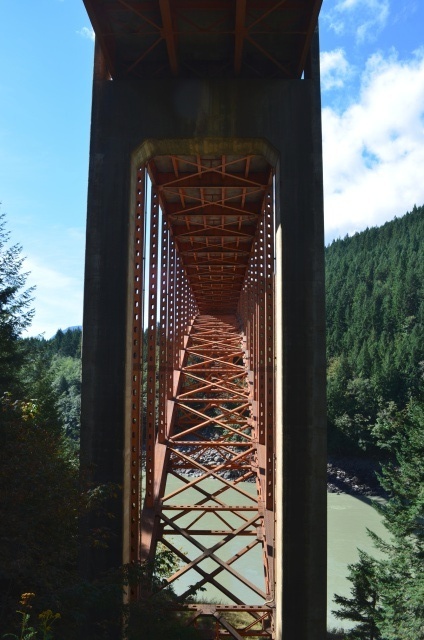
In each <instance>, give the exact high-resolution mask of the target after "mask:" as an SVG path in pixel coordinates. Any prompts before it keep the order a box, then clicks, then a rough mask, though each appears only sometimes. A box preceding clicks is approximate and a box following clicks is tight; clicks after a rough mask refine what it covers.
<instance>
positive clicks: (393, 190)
mask: <svg viewBox="0 0 424 640" xmlns="http://www.w3.org/2000/svg"><path fill="white" fill-rule="evenodd" d="M323 146H324V185H325V216H326V234H327V237H328V238H329V239H331V238H333V237H336V236H339V235H341V236H343V235H345V234H346V233H353V232H355V231H357V230H360V229H363V228H365V227H367V226H373V225H378V224H382V223H383V222H384V221H385V220H387V219H390V218H393V217H394V216H395V215H402V214H403V213H406V211H407V210H410V209H411V208H412V206H413V205H414V204H417V205H421V204H423V203H424V180H423V179H422V172H423V166H424V49H423V50H421V51H419V52H417V53H416V55H415V57H414V58H413V59H411V60H409V61H400V60H398V59H397V58H396V57H395V56H394V55H393V56H392V57H391V58H389V59H384V58H383V57H382V56H381V55H379V54H377V55H373V56H372V57H371V58H370V59H369V60H368V62H367V65H366V68H365V70H364V73H363V76H362V84H361V90H360V95H359V99H358V101H357V102H356V103H354V104H352V105H351V106H349V107H348V108H347V109H345V110H344V111H343V112H341V113H337V112H336V111H335V110H333V109H331V108H330V107H327V108H325V109H324V110H323Z"/></svg>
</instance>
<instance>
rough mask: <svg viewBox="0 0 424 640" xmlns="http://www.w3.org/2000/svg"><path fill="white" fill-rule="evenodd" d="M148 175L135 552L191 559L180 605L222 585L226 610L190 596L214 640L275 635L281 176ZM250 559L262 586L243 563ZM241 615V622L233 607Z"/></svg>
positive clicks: (171, 163) (184, 159) (236, 161)
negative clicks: (212, 623)
mask: <svg viewBox="0 0 424 640" xmlns="http://www.w3.org/2000/svg"><path fill="white" fill-rule="evenodd" d="M147 176H148V177H149V179H150V180H149V183H150V181H151V190H149V191H150V198H149V200H150V202H147V198H146V185H147V180H146V177H147ZM137 178H138V179H137V187H136V211H137V213H136V216H135V225H136V229H135V234H134V235H135V248H134V264H135V270H134V279H135V286H134V326H133V333H134V336H135V337H134V345H133V346H134V351H133V359H134V376H133V390H132V393H133V398H134V402H133V415H132V422H133V427H132V452H133V454H132V467H133V469H134V470H135V473H133V475H132V490H131V496H132V497H131V500H132V509H131V522H132V526H131V536H132V545H131V560H132V561H134V562H136V561H138V560H139V559H140V557H141V558H142V559H147V558H149V557H151V555H152V554H153V555H154V553H155V549H156V548H157V545H158V543H161V544H162V546H163V547H164V548H166V549H169V550H171V551H172V552H173V553H174V554H175V556H176V557H177V558H178V559H179V560H180V566H179V568H178V570H177V571H176V572H175V573H174V574H173V575H171V576H169V578H168V579H167V583H168V584H173V585H175V586H176V587H177V589H178V585H179V583H181V582H183V584H185V585H187V580H188V582H189V583H190V584H189V586H186V587H184V588H183V590H181V587H180V588H179V589H178V591H179V592H180V595H181V602H182V603H184V602H186V601H187V600H188V598H189V596H193V595H198V594H197V592H198V590H199V589H200V588H205V587H213V591H214V592H215V598H216V599H217V600H218V604H214V605H211V604H201V603H198V604H194V603H192V602H191V603H190V604H189V605H184V604H183V607H184V608H189V609H190V611H192V612H193V615H192V616H191V618H190V619H191V620H192V621H193V623H194V624H196V622H197V618H198V617H199V616H204V615H213V616H214V617H215V618H216V620H217V630H216V635H215V636H214V637H216V638H224V637H227V636H228V635H230V636H232V637H235V638H240V637H271V633H272V631H271V629H272V611H273V602H274V578H273V561H274V536H275V533H274V511H275V508H274V482H275V480H274V465H275V456H274V428H275V427H274V425H275V420H274V378H275V375H274V371H275V354H274V271H275V265H274V262H275V261H274V241H275V239H274V211H273V171H272V168H271V167H270V166H269V164H268V163H267V162H266V161H265V159H264V158H262V157H260V156H254V155H248V156H245V157H244V156H218V157H214V156H211V155H209V156H159V157H156V158H154V160H151V161H150V162H148V163H147V165H146V166H144V167H141V168H140V169H139V171H138V174H137ZM146 257H147V258H148V259H147V260H146ZM143 266H144V269H143ZM142 283H146V289H147V293H146V295H145V296H144V297H143V295H142ZM143 300H144V301H145V305H146V307H145V308H144V309H143ZM143 318H145V320H146V323H147V326H146V327H143V322H142V320H143ZM158 320H159V321H158ZM144 329H147V335H148V338H147V344H145V345H143V340H142V339H141V337H142V335H143V330H144ZM143 347H144V348H145V349H146V354H145V356H144V358H145V359H146V360H147V371H146V379H145V380H143V378H142V376H141V371H140V374H139V375H138V371H139V369H140V366H139V365H140V362H141V361H142V360H143V353H142V350H143ZM143 388H145V390H146V407H145V429H144V430H143V426H142V424H141V415H142V414H143V411H142V410H141V390H142V389H143ZM140 451H145V478H144V480H143V483H142V482H141V478H140V465H139V456H140ZM171 478H173V479H174V480H175V481H174V482H173V483H170V482H169V480H170V479H171ZM205 481H209V482H205ZM211 481H213V482H211ZM247 483H250V484H247ZM142 484H143V491H142V492H143V494H145V495H144V501H143V506H142V511H141V518H140V514H139V504H140V491H141V486H142ZM249 489H250V490H249ZM212 514H213V519H212V520H213V521H212V523H211V515H212ZM207 516H209V517H207ZM205 521H207V522H206V524H205ZM140 523H141V524H140ZM140 527H141V537H140ZM140 543H141V548H140ZM181 545H183V548H184V551H182V550H181ZM229 547H230V549H232V551H231V552H230V553H228V548H229ZM257 547H258V548H259V549H260V553H259V554H258V553H256V554H252V551H253V550H255V549H256V548H257ZM243 556H248V557H249V558H251V563H250V564H251V566H250V568H249V571H248V572H247V574H249V573H252V570H253V575H254V576H255V570H256V577H255V578H254V579H253V581H252V578H251V577H250V578H249V577H248V575H246V571H245V572H243V570H240V569H239V568H238V561H239V560H240V558H242V557H243ZM206 560H209V566H208V569H207V570H206V569H205V568H204V567H205V561H206ZM258 561H259V563H260V564H261V567H259V566H258ZM255 563H256V565H257V566H256V567H255ZM210 565H212V568H211V566H210ZM243 566H246V561H245V562H244V564H243ZM262 567H263V570H262ZM262 575H263V577H262ZM257 576H260V579H259V580H258V577H257ZM228 584H231V585H232V587H231V589H230V588H228V586H227V585H228ZM181 591H182V592H181ZM199 593H201V592H199ZM239 594H240V595H239ZM133 595H134V597H135V596H136V594H135V593H134V594H133ZM220 601H223V602H224V603H225V604H219V602H220ZM240 610H241V611H242V612H243V616H242V619H244V625H243V627H242V628H237V629H236V628H235V627H234V626H233V625H232V624H231V622H230V620H231V615H230V620H229V619H228V614H234V613H235V612H237V611H240Z"/></svg>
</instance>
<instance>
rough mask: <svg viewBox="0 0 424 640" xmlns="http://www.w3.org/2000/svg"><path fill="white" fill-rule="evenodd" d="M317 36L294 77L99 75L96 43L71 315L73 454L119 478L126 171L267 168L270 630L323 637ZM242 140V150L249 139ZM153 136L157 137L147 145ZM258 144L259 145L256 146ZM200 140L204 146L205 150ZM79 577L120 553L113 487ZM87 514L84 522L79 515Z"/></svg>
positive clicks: (90, 468) (127, 305) (128, 215)
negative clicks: (181, 165) (226, 160)
mask: <svg viewBox="0 0 424 640" xmlns="http://www.w3.org/2000/svg"><path fill="white" fill-rule="evenodd" d="M317 71H318V44H317V42H315V44H314V49H313V51H312V56H311V60H310V65H309V68H308V73H307V74H306V75H305V79H304V80H279V79H278V80H277V79H275V80H272V79H271V80H270V79H258V80H247V79H238V80H235V79H233V80H211V79H209V80H208V79H199V80H189V81H188V80H184V79H180V80H179V79H169V80H154V79H147V78H146V79H144V80H143V81H141V80H140V81H137V80H136V79H122V80H109V79H108V78H107V77H106V75H105V73H104V65H102V59H101V55H100V52H99V51H96V64H95V77H94V89H93V113H92V131H91V150H90V178H89V196H88V217H87V256H86V272H85V302H84V327H83V385H82V434H81V449H82V456H81V460H82V464H83V468H84V469H85V470H87V473H88V474H89V476H90V478H91V479H92V481H93V482H100V483H112V484H114V485H120V486H123V485H125V482H126V479H125V473H124V459H125V456H126V454H127V452H126V451H125V437H124V434H125V429H126V422H125V420H126V412H127V406H128V399H127V394H128V381H129V375H128V366H127V362H128V344H129V340H128V331H129V327H130V326H131V323H130V322H129V313H130V309H131V300H129V293H128V292H129V291H131V287H130V286H129V277H130V275H129V274H131V273H132V269H131V266H130V260H131V249H132V247H133V238H132V232H131V229H132V228H133V225H132V222H131V220H132V215H133V213H132V211H131V180H132V179H133V178H132V176H134V175H135V172H136V169H137V162H138V161H139V160H140V159H141V156H140V153H139V151H138V150H140V148H141V147H142V145H144V147H143V148H151V149H152V154H155V153H156V154H157V155H160V150H161V149H168V151H166V152H165V153H176V154H178V153H181V154H184V153H187V154H190V153H193V152H194V153H195V152H196V149H201V148H203V150H206V149H207V150H208V153H209V152H216V153H217V154H218V155H219V154H226V153H235V154H236V155H237V154H238V153H239V151H238V149H240V148H243V150H245V149H246V141H251V142H250V143H249V144H251V145H252V152H254V153H260V154H263V155H264V156H265V157H267V159H268V161H269V162H270V163H271V164H273V165H274V167H275V170H276V210H277V216H276V238H277V262H276V270H277V273H276V282H277V292H276V307H277V309H278V313H277V324H276V334H277V338H276V345H277V353H276V358H277V370H276V371H277V373H276V375H277V378H276V383H277V398H278V401H277V407H276V415H277V421H276V432H277V433H276V435H277V444H276V450H275V457H276V464H277V496H278V497H277V503H276V514H277V531H276V539H277V540H279V541H280V546H279V548H278V549H277V557H276V567H275V568H276V576H277V584H276V591H277V613H276V619H277V635H276V638H277V639H278V640H281V639H282V640H322V639H323V638H324V637H325V614H326V588H325V585H326V535H325V532H326V451H325V444H326V437H325V424H326V419H325V316H324V240H323V204H322V153H321V129H320V104H319V74H318V73H317ZM253 148H254V150H253ZM155 149H156V151H155ZM258 149H259V151H258ZM209 150H211V151H209ZM110 507H111V509H113V511H114V513H115V515H116V517H115V518H114V520H112V521H102V520H101V519H100V520H94V521H93V522H91V524H94V525H96V526H99V525H100V526H108V527H109V528H110V530H111V537H110V540H109V546H108V548H106V549H100V550H95V549H91V548H88V547H87V548H86V549H85V550H84V551H83V553H82V555H81V566H82V571H83V573H84V575H85V576H86V577H88V578H93V577H96V576H98V575H99V574H100V573H101V572H102V571H103V570H106V569H108V568H111V567H117V566H119V565H120V564H121V563H122V562H123V558H125V557H127V554H125V553H124V544H125V543H126V538H125V536H124V532H123V525H122V522H123V510H122V500H121V498H117V499H116V500H115V501H113V500H112V502H111V505H110ZM86 526H90V522H89V523H88V524H87V523H86Z"/></svg>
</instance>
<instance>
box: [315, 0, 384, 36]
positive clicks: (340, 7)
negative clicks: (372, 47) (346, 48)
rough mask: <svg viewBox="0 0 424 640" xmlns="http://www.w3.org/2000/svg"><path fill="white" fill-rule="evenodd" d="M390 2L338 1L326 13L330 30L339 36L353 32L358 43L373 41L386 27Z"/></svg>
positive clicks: (325, 16) (377, 0)
mask: <svg viewBox="0 0 424 640" xmlns="http://www.w3.org/2000/svg"><path fill="white" fill-rule="evenodd" d="M389 13H390V0H336V2H335V4H334V6H333V7H332V8H331V9H329V10H327V12H326V13H324V19H326V20H327V22H328V24H329V27H330V29H332V30H333V31H334V32H335V33H337V34H338V35H341V34H342V33H346V32H353V33H355V35H356V39H357V41H358V42H363V41H365V40H373V39H374V38H375V36H376V35H377V34H378V33H379V32H380V31H381V30H382V29H384V27H385V26H386V23H387V20H388V17H389Z"/></svg>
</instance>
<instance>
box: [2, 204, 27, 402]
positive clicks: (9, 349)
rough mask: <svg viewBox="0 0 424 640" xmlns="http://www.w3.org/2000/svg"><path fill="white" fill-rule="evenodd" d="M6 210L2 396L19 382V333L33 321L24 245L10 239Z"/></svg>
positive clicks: (3, 243)
mask: <svg viewBox="0 0 424 640" xmlns="http://www.w3.org/2000/svg"><path fill="white" fill-rule="evenodd" d="M9 239H10V234H9V232H8V231H7V230H6V220H5V216H4V214H0V396H1V395H3V393H4V392H5V391H11V390H12V387H13V386H14V385H16V384H17V371H18V368H19V364H20V362H21V361H22V354H21V351H20V345H19V341H18V339H19V337H20V335H21V334H22V332H23V331H24V329H26V328H27V327H28V326H29V325H30V323H31V319H32V316H33V314H34V310H33V309H30V306H31V303H32V293H33V288H28V289H25V283H26V279H27V274H26V273H23V272H22V265H23V262H24V258H23V257H22V255H21V252H22V249H21V247H20V245H18V244H14V245H10V243H9Z"/></svg>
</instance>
